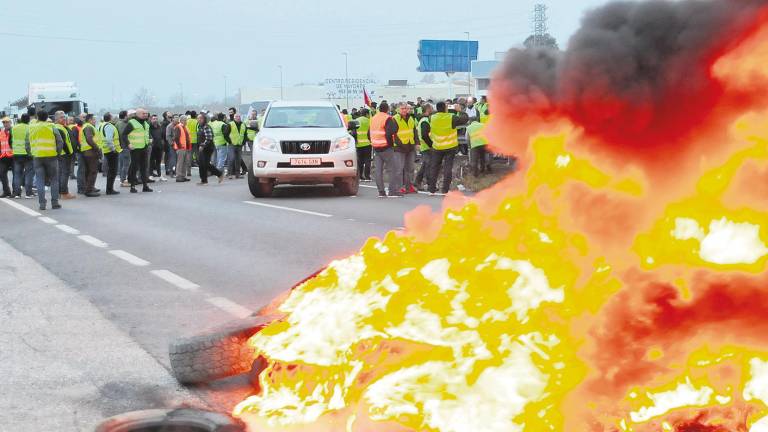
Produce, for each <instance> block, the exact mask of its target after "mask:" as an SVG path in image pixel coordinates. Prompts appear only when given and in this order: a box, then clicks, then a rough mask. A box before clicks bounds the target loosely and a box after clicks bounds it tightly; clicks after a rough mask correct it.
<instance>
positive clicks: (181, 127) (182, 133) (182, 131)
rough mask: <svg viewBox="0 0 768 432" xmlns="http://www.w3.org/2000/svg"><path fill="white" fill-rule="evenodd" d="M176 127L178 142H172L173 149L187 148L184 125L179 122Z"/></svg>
mask: <svg viewBox="0 0 768 432" xmlns="http://www.w3.org/2000/svg"><path fill="white" fill-rule="evenodd" d="M176 129H178V130H179V144H178V145H176V144H175V143H174V146H173V147H174V150H188V148H187V133H188V132H187V131H186V128H185V127H184V125H182V124H181V123H179V124H177V125H176Z"/></svg>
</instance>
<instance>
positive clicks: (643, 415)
mask: <svg viewBox="0 0 768 432" xmlns="http://www.w3.org/2000/svg"><path fill="white" fill-rule="evenodd" d="M766 61H768V30H760V31H759V32H756V34H754V35H753V36H752V37H751V38H749V39H747V40H745V41H744V42H743V43H742V44H741V45H740V46H738V47H736V48H735V49H734V50H733V51H731V52H730V53H728V55H726V56H723V57H721V58H720V59H718V61H717V62H716V63H715V64H714V65H713V66H712V71H713V74H715V75H717V76H718V77H720V78H721V79H722V80H724V82H727V83H729V85H733V86H742V87H744V86H748V85H749V83H750V82H755V80H760V81H761V82H765V80H766V78H768V77H766V76H765V67H764V65H765V64H767V63H766ZM491 102H492V104H494V105H493V106H494V107H496V105H502V104H501V103H500V102H498V101H496V100H494V99H493V98H492V100H491ZM766 115H768V113H766V112H742V113H740V116H739V117H738V119H737V120H735V121H733V122H732V125H731V127H730V128H728V130H727V131H714V132H712V131H707V133H706V134H704V133H702V134H698V135H697V136H696V137H695V140H696V141H695V142H691V143H690V144H691V146H690V148H696V149H707V151H706V153H705V154H703V155H694V154H693V153H688V154H687V155H686V157H685V158H683V159H681V160H679V161H677V162H678V163H677V166H676V168H675V169H674V170H669V168H668V167H669V166H670V165H669V164H664V166H665V167H667V169H668V171H666V172H664V173H663V175H661V174H662V173H661V172H660V171H658V170H655V169H649V166H648V165H647V164H646V159H643V161H641V162H640V163H639V164H637V165H632V164H631V163H630V164H628V163H626V162H622V163H621V164H617V163H616V161H615V158H612V157H611V155H605V154H600V153H599V152H597V153H596V152H594V151H593V150H594V149H595V147H594V146H592V145H587V144H588V143H590V142H591V141H592V140H593V139H594V138H591V137H589V136H586V135H585V134H584V133H583V132H582V131H581V130H580V129H579V128H578V127H576V126H574V125H572V124H570V123H569V122H568V121H567V120H565V119H562V120H556V121H554V122H553V121H552V120H553V119H551V118H550V119H548V122H546V123H544V122H540V123H536V124H535V125H534V126H533V127H532V128H531V129H530V130H528V131H527V133H531V134H533V137H532V138H531V139H530V141H527V142H528V146H527V147H525V148H524V149H522V150H523V151H524V153H521V156H524V157H523V158H522V161H523V164H524V166H525V167H526V171H525V174H524V176H516V177H512V178H509V179H507V180H505V181H504V182H502V183H501V184H499V185H497V186H496V187H495V188H493V189H491V190H488V191H486V192H483V193H481V194H479V195H478V196H477V197H475V198H473V199H465V198H463V197H461V196H458V195H451V196H449V197H448V198H447V199H446V202H445V209H444V211H443V212H442V214H441V215H440V216H439V217H438V216H435V215H432V214H431V213H430V211H429V210H428V209H418V210H417V211H415V212H413V213H412V214H409V215H408V216H407V217H406V225H407V232H406V234H397V233H394V232H393V233H389V234H388V235H387V236H386V237H385V238H384V239H371V240H369V241H368V242H367V243H366V244H365V246H364V247H363V248H362V250H361V251H360V252H359V253H358V254H356V255H354V256H352V257H349V258H346V259H343V260H339V261H335V262H333V263H332V264H331V265H330V266H329V267H328V269H326V270H325V271H323V272H322V273H321V274H319V275H318V276H317V277H316V278H314V279H311V280H309V281H307V282H306V283H304V284H303V285H302V286H300V287H298V288H297V289H295V290H294V292H293V293H292V294H291V295H290V296H289V297H288V298H287V299H286V300H285V302H284V303H283V304H282V305H281V306H280V309H281V311H282V312H284V313H285V314H286V318H285V319H283V320H280V321H278V322H275V323H273V324H272V325H270V326H269V327H267V328H265V329H264V330H263V331H262V332H260V333H259V334H257V335H255V336H254V337H253V338H252V339H251V341H250V343H251V344H252V345H253V346H254V347H255V348H256V350H257V352H258V353H259V354H260V355H263V356H264V357H266V358H267V359H269V366H268V368H267V369H266V370H265V371H264V372H263V373H262V375H261V377H260V381H261V388H262V391H261V393H260V394H257V395H254V396H252V397H249V398H248V399H246V400H245V401H243V402H242V403H240V404H239V405H238V406H237V407H236V408H235V409H234V414H235V415H236V416H239V417H242V418H243V419H245V420H246V421H248V422H249V424H250V425H251V426H252V428H253V430H264V431H266V430H274V431H277V430H280V431H293V430H296V431H298V430H302V431H307V430H311V431H340V430H346V431H371V430H380V431H400V430H402V431H408V430H419V431H441V432H449V431H457V432H458V431H462V432H468V431H469V432H471V431H477V432H496V431H499V432H510V431H525V432H528V431H545V430H551V431H569V432H570V431H574V432H575V431H579V432H581V431H596V432H597V431H606V432H607V431H636V432H645V431H678V432H695V431H713V432H715V431H750V432H765V431H768V337H766V335H767V334H768V289H767V288H768V274H766V273H765V267H766V260H768V246H766V245H767V244H768V199H766V198H768V189H766V188H768V186H766V185H768V130H767V129H766V127H765V124H766V121H765V118H766ZM494 116H495V118H494V119H493V120H492V137H493V138H494V141H495V142H509V140H510V139H511V140H516V139H518V138H519V130H515V132H514V133H512V132H511V130H513V129H514V128H512V127H510V124H511V123H515V124H517V122H518V121H519V118H510V117H509V116H508V115H507V114H505V112H504V110H503V109H499V110H496V109H495V108H494ZM715 143H716V144H717V145H716V146H715V145H713V144H715ZM513 147H514V145H509V146H506V148H508V149H509V148H513ZM657 156H658V157H660V158H661V157H664V154H663V152H662V153H661V154H659V155H657Z"/></svg>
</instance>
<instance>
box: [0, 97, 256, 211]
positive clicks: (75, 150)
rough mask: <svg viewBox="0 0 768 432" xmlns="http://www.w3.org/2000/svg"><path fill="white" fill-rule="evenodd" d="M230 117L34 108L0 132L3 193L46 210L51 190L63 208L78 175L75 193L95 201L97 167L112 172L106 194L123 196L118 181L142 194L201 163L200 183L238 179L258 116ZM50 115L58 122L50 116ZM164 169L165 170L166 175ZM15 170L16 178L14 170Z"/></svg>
mask: <svg viewBox="0 0 768 432" xmlns="http://www.w3.org/2000/svg"><path fill="white" fill-rule="evenodd" d="M228 114H229V115H227V114H225V113H218V114H215V115H211V114H209V113H201V114H198V113H196V112H195V111H187V112H186V113H184V114H183V115H180V114H173V113H171V112H164V113H163V114H162V120H161V119H160V118H158V116H157V115H150V114H149V112H148V111H147V110H145V109H142V108H138V109H136V110H130V111H121V112H120V113H119V114H118V116H117V117H114V116H113V115H112V114H111V113H109V112H107V113H105V114H103V115H102V116H100V117H101V118H100V119H99V118H97V117H96V116H95V115H94V114H85V113H84V114H80V115H78V116H68V115H67V114H66V113H64V112H63V111H56V112H55V113H52V118H51V113H48V112H46V111H43V110H40V111H36V110H35V109H34V108H29V110H28V112H27V113H26V114H22V115H21V117H20V118H19V121H18V122H17V123H16V124H15V125H12V124H11V119H10V118H8V117H6V118H3V119H2V123H3V127H2V129H0V181H2V187H3V193H2V195H0V198H16V199H21V198H22V197H24V198H27V199H33V198H34V197H35V196H37V198H38V202H39V205H40V209H41V210H45V209H46V205H47V200H46V195H45V191H46V188H47V189H48V190H49V191H50V201H51V208H52V209H59V208H61V204H60V199H65V200H66V199H73V198H75V197H76V195H75V194H73V193H70V191H69V180H70V179H73V180H76V184H77V194H81V195H84V196H86V197H89V198H95V197H98V196H100V195H101V190H100V189H98V188H96V179H97V177H98V174H99V171H101V172H102V173H103V175H104V176H105V177H106V187H105V189H106V190H105V194H106V195H117V194H119V193H120V192H118V191H117V190H116V189H115V183H116V181H118V178H119V185H120V186H122V187H126V188H130V192H131V193H137V192H138V189H137V187H138V186H141V190H142V192H152V191H153V190H152V188H151V187H150V186H149V184H150V183H154V182H156V181H161V182H162V181H167V180H168V178H167V177H166V176H168V177H171V178H175V179H176V181H177V182H187V181H190V178H189V177H190V176H191V174H192V173H191V169H192V167H193V166H197V167H198V168H199V175H200V182H199V183H198V185H201V186H205V185H207V184H208V178H209V176H215V177H217V178H218V181H219V183H221V182H223V181H224V178H225V176H228V178H230V179H240V178H242V176H243V175H244V174H245V173H246V172H247V166H246V165H245V163H244V162H243V160H242V148H243V146H244V145H249V143H251V142H253V139H254V138H255V136H256V133H257V131H258V123H257V120H256V116H255V114H254V115H252V118H251V119H249V121H248V122H243V120H242V118H241V115H240V114H238V113H237V110H236V109H235V108H230V109H229V113H228ZM51 120H52V121H51ZM75 167H77V169H76V171H75ZM163 171H164V172H163ZM9 172H12V173H13V179H12V182H9V180H8V173H9Z"/></svg>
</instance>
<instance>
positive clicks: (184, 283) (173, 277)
mask: <svg viewBox="0 0 768 432" xmlns="http://www.w3.org/2000/svg"><path fill="white" fill-rule="evenodd" d="M150 273H152V274H153V275H155V276H157V277H159V278H160V279H162V280H164V281H166V282H168V283H170V284H171V285H174V286H176V288H181V289H183V290H187V291H197V289H198V288H200V285H198V284H196V283H194V282H192V281H188V280H186V279H184V278H183V277H181V276H179V275H177V274H176V273H173V272H170V271H168V270H152V271H151V272H150Z"/></svg>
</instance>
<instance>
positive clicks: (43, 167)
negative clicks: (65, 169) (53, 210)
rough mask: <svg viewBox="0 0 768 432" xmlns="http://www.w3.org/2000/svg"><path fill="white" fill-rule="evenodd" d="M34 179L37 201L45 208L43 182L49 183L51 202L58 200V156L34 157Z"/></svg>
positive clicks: (54, 202)
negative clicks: (35, 181)
mask: <svg viewBox="0 0 768 432" xmlns="http://www.w3.org/2000/svg"><path fill="white" fill-rule="evenodd" d="M34 165H35V180H37V185H36V186H37V201H38V202H39V203H40V208H41V209H43V208H45V182H46V181H50V183H51V204H58V202H59V158H57V157H56V156H54V157H42V158H35V160H34Z"/></svg>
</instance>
